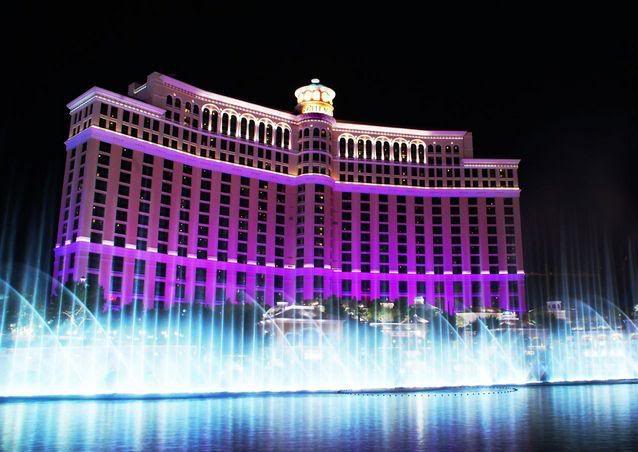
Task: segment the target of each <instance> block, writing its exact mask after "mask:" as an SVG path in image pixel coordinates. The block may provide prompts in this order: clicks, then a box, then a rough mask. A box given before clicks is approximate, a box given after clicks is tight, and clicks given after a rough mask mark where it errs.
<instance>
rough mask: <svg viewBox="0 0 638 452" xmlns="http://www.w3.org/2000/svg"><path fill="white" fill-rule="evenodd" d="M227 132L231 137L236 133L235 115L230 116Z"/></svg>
mask: <svg viewBox="0 0 638 452" xmlns="http://www.w3.org/2000/svg"><path fill="white" fill-rule="evenodd" d="M228 134H229V135H230V136H231V137H234V136H236V135H237V117H236V116H231V117H230V131H229V133H228Z"/></svg>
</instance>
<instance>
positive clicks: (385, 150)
mask: <svg viewBox="0 0 638 452" xmlns="http://www.w3.org/2000/svg"><path fill="white" fill-rule="evenodd" d="M383 160H390V143H388V142H387V141H386V142H384V143H383Z"/></svg>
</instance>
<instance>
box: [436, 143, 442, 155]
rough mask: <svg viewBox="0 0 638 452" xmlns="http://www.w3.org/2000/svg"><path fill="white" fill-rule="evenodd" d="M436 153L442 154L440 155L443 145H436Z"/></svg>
mask: <svg viewBox="0 0 638 452" xmlns="http://www.w3.org/2000/svg"><path fill="white" fill-rule="evenodd" d="M436 153H437V154H440V153H441V145H440V144H437V145H436Z"/></svg>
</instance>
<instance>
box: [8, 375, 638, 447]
mask: <svg viewBox="0 0 638 452" xmlns="http://www.w3.org/2000/svg"><path fill="white" fill-rule="evenodd" d="M488 392H491V391H482V392H480V393H476V392H473V391H469V392H462V393H459V392H451V393H444V392H438V393H407V394H385V395H380V394H377V395H341V394H332V395H298V396H263V397H241V398H214V399H187V400H146V401H139V400H138V401H135V400H129V401H113V400H111V401H105V400H102V401H48V402H28V403H23V402H19V403H18V402H12V403H2V404H0V450H43V449H46V450H152V449H182V450H185V449H190V450H197V449H200V450H201V449H207V450H229V449H242V450H258V449H267V450H272V449H278V450H317V449H332V450H337V449H339V450H347V449H359V450H374V449H391V450H395V451H399V450H414V449H454V450H477V449H480V450H517V451H520V450H549V449H553V450H560V449H570V450H572V451H579V450H605V449H614V450H625V449H626V450H629V449H635V448H636V447H638V434H637V433H636V425H638V403H637V402H638V384H618V385H579V386H551V387H526V388H525V387H524V388H518V390H517V391H513V392H504V393H488Z"/></svg>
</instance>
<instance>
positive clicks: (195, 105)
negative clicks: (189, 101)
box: [193, 104, 199, 115]
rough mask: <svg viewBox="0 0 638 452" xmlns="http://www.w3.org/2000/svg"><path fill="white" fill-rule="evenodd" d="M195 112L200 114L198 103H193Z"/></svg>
mask: <svg viewBox="0 0 638 452" xmlns="http://www.w3.org/2000/svg"><path fill="white" fill-rule="evenodd" d="M193 114H194V115H198V114H199V107H198V106H197V104H193Z"/></svg>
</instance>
